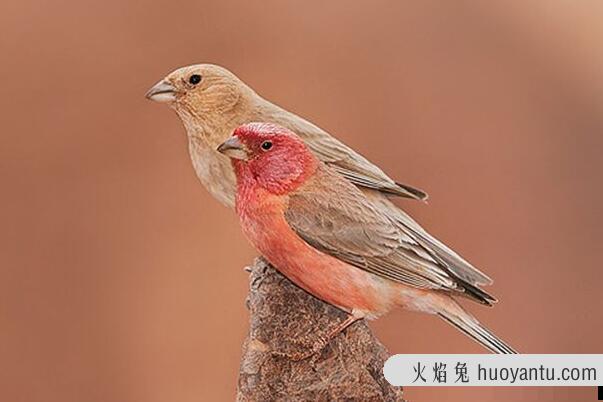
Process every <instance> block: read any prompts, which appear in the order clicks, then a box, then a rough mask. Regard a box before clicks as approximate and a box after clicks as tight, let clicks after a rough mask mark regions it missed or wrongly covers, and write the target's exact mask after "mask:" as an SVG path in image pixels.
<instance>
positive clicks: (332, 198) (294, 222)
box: [285, 166, 464, 292]
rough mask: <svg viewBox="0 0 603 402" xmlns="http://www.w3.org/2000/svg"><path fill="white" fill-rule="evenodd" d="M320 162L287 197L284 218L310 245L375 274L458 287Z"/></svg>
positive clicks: (421, 285)
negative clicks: (313, 173) (311, 175)
mask: <svg viewBox="0 0 603 402" xmlns="http://www.w3.org/2000/svg"><path fill="white" fill-rule="evenodd" d="M328 169H330V168H328V167H325V166H322V167H321V168H320V169H319V172H318V173H317V177H315V178H314V179H313V180H312V182H311V183H309V184H307V185H305V186H304V187H303V189H302V190H300V191H297V192H295V193H294V194H292V195H291V196H290V198H289V205H288V209H287V211H286V212H285V218H286V220H287V222H288V223H289V225H290V226H291V228H292V229H293V230H294V231H295V232H296V233H297V234H298V235H299V236H300V237H301V238H302V239H304V240H305V241H306V242H307V243H308V244H310V245H311V246H313V247H314V248H316V249H318V250H320V251H322V252H325V253H327V254H330V255H332V256H334V257H336V258H338V259H340V260H343V261H345V262H347V263H349V264H351V265H354V266H356V267H358V268H360V269H363V270H366V271H368V272H370V273H372V274H375V275H378V276H380V277H383V278H386V279H389V280H392V281H396V282H399V283H403V284H405V285H410V286H414V287H417V288H423V289H442V290H449V291H452V290H455V291H459V292H463V291H464V287H462V286H459V281H458V280H457V278H455V277H454V276H453V275H451V274H450V273H449V272H448V271H447V270H446V269H445V267H443V266H441V265H439V264H438V262H437V261H436V260H435V259H433V258H431V257H430V255H429V253H428V252H426V251H425V250H424V249H423V248H422V247H421V246H420V244H418V243H416V242H414V241H413V240H412V239H411V238H409V237H408V236H407V235H406V234H404V233H403V232H401V231H400V229H399V227H398V226H397V225H396V224H394V223H393V222H392V221H391V220H390V219H389V218H388V217H387V216H385V215H384V214H382V213H381V212H379V211H378V209H377V208H375V207H374V206H373V204H372V203H371V202H370V201H369V200H368V199H367V198H366V197H365V196H364V194H362V192H360V191H359V190H358V189H357V188H356V187H355V186H353V185H351V184H350V183H348V182H347V181H346V180H342V179H341V178H340V177H339V176H338V175H337V174H335V173H334V172H329V171H328Z"/></svg>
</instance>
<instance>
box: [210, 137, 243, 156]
mask: <svg viewBox="0 0 603 402" xmlns="http://www.w3.org/2000/svg"><path fill="white" fill-rule="evenodd" d="M218 152H220V153H222V154H224V155H226V156H228V157H229V158H232V159H240V160H244V161H245V160H247V159H249V155H248V153H247V148H246V147H245V145H243V143H242V142H241V141H240V140H239V137H237V136H232V137H230V138H229V139H227V140H226V141H224V142H223V143H222V144H221V145H220V146H219V147H218Z"/></svg>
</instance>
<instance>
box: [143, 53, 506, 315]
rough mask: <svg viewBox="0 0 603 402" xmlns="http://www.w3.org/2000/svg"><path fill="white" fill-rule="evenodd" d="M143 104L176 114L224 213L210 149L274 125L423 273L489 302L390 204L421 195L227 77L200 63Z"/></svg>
mask: <svg viewBox="0 0 603 402" xmlns="http://www.w3.org/2000/svg"><path fill="white" fill-rule="evenodd" d="M146 98H147V99H149V100H152V101H156V102H159V103H164V104H167V105H168V106H169V107H170V108H171V109H173V110H174V111H175V112H176V113H177V115H178V116H179V118H180V120H181V121H182V123H183V125H184V128H185V130H186V135H187V138H188V149H189V155H190V158H191V161H192V164H193V168H194V170H195V172H196V175H197V177H198V179H199V180H200V181H201V183H202V184H203V186H204V187H205V188H206V189H207V190H208V191H209V193H210V194H211V195H212V196H213V197H214V198H216V199H217V200H218V201H219V202H220V203H222V204H223V205H226V206H227V207H230V208H232V207H234V200H235V187H236V184H235V176H234V173H233V171H232V166H231V164H230V161H229V160H228V158H226V157H225V156H224V155H222V154H220V153H219V152H217V151H216V147H217V146H218V145H219V144H221V143H222V142H224V141H225V140H226V139H227V138H229V137H230V136H231V134H232V132H233V131H234V130H235V129H236V128H237V127H238V126H240V125H242V124H245V123H250V122H256V121H262V122H268V123H274V124H278V125H280V126H282V127H285V128H287V129H289V130H291V131H293V132H295V133H296V134H297V135H299V136H300V138H302V140H303V141H304V142H305V143H306V145H307V146H308V147H309V148H310V150H311V151H312V152H313V153H314V154H315V155H316V157H317V158H318V159H320V160H321V161H322V162H324V163H325V164H327V165H329V166H330V167H331V168H332V169H333V170H335V171H336V172H337V173H338V174H340V175H341V176H343V177H344V178H345V179H347V180H348V181H350V182H351V183H353V184H354V185H356V186H357V187H358V188H359V189H360V190H361V191H362V192H363V193H364V194H365V196H366V197H367V198H368V199H369V200H370V201H371V203H372V204H373V206H374V207H375V208H377V209H379V210H380V211H381V212H382V213H383V214H385V215H387V216H388V217H389V218H390V219H391V220H392V221H394V222H395V224H396V225H397V226H398V228H399V230H400V232H401V233H402V239H403V241H404V244H403V246H404V247H405V248H406V250H407V252H408V253H410V254H413V255H416V256H417V257H418V258H419V259H420V260H421V261H422V262H424V263H425V264H426V265H430V264H435V265H438V266H441V267H442V268H443V269H445V270H447V271H450V273H451V274H452V275H454V276H455V277H457V278H459V279H460V280H462V283H463V285H462V286H459V288H460V289H463V290H464V291H465V292H466V293H468V294H477V295H479V296H480V299H481V300H482V301H483V303H484V304H488V305H489V304H492V303H493V302H495V301H496V299H495V298H494V297H492V296H490V295H488V294H487V293H485V292H484V291H482V290H481V289H479V286H481V285H484V286H485V285H490V284H492V279H491V278H489V277H488V276H487V275H485V274H484V273H483V272H481V271H479V270H478V269H477V268H475V267H474V266H473V265H472V264H471V263H469V262H468V261H467V260H465V259H464V258H462V257H461V256H460V255H458V254H457V253H456V252H454V251H453V250H452V249H450V248H449V247H447V246H446V245H445V244H444V243H442V242H441V241H439V240H438V239H437V238H435V237H434V236H432V235H431V234H429V233H428V232H427V231H425V230H424V229H423V228H422V227H421V225H419V224H418V223H417V222H416V221H415V220H414V219H412V218H411V217H410V216H409V215H408V214H407V213H406V212H405V211H404V210H402V209H400V208H398V207H397V206H396V205H395V204H394V203H393V202H392V200H391V199H390V197H396V196H397V197H402V198H409V199H413V200H419V201H426V200H427V198H428V195H427V193H426V192H425V191H423V190H420V189H418V188H415V187H413V186H410V185H406V184H402V183H400V182H396V181H394V180H393V179H391V178H390V177H389V176H388V175H387V174H385V173H384V172H383V170H381V169H380V168H379V167H378V166H376V165H374V164H373V163H371V162H370V161H368V160H367V159H366V158H364V157H363V156H362V155H360V154H359V153H357V152H356V151H355V150H353V149H352V148H350V147H348V146H346V145H345V144H343V143H342V142H341V141H339V140H337V139H336V138H335V137H333V136H332V135H330V134H329V133H327V132H326V131H324V130H323V129H321V128H319V127H318V126H316V125H315V124H313V123H311V122H309V121H308V120H306V119H304V118H303V117H300V116H298V115H296V114H295V113H292V112H289V111H287V110H285V109H283V108H281V107H280V106H278V105H276V104H274V103H272V102H270V101H269V100H267V99H264V98H263V97H262V96H260V95H259V94H258V93H257V92H256V91H254V90H253V89H252V88H251V87H250V86H248V85H247V84H245V83H244V82H243V81H242V80H240V79H239V78H238V77H237V76H236V75H235V74H233V73H232V72H230V71H229V70H228V69H226V68H224V67H222V66H218V65H215V64H207V63H204V64H194V65H190V66H185V67H181V68H178V69H176V70H174V71H172V72H171V73H169V74H168V75H167V76H165V77H164V78H163V79H161V80H159V82H157V83H156V84H155V85H153V86H152V87H151V88H150V89H149V90H148V91H147V93H146Z"/></svg>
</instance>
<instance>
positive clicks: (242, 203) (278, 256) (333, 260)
mask: <svg viewBox="0 0 603 402" xmlns="http://www.w3.org/2000/svg"><path fill="white" fill-rule="evenodd" d="M217 150H218V151H219V152H221V153H223V154H225V155H227V156H228V157H230V158H231V159H232V164H233V168H234V172H235V175H236V179H237V192H236V211H237V213H238V215H239V217H240V221H241V226H242V228H243V232H244V233H245V235H246V237H247V238H248V239H249V240H250V241H251V243H252V244H253V245H254V246H255V247H256V248H257V249H258V251H259V252H260V253H262V255H263V256H264V257H265V258H266V259H268V261H269V262H270V263H271V264H273V265H274V266H275V267H276V268H277V269H278V270H279V271H280V272H282V273H283V274H284V275H285V276H287V277H288V278H289V279H290V280H291V281H293V282H294V283H295V284H297V285H298V286H300V287H301V288H303V289H305V290H306V291H308V292H310V293H311V294H313V295H314V296H316V297H318V298H320V299H322V300H324V301H326V302H328V303H331V304H333V305H335V306H337V307H339V308H340V309H342V310H344V311H346V312H348V313H349V318H348V319H346V320H345V321H344V322H342V323H341V325H339V326H338V327H337V328H335V329H333V331H331V332H330V333H329V336H328V337H326V339H324V340H323V341H322V344H321V345H320V347H319V348H322V346H324V344H326V343H327V342H328V341H329V339H331V338H332V337H334V336H336V335H337V334H338V333H339V332H340V331H342V330H343V329H345V328H346V327H347V326H349V325H350V324H352V323H353V322H355V321H356V320H358V319H362V318H368V319H372V318H376V317H379V316H381V315H383V314H385V313H387V312H388V311H390V310H391V309H393V308H394V307H402V308H406V309H409V310H415V311H420V312H425V313H430V314H437V315H438V316H440V317H441V318H443V319H444V320H446V321H447V322H449V323H450V324H452V325H454V326H455V327H457V328H458V329H460V330H461V331H463V332H464V333H466V334H467V335H469V336H470V337H472V338H473V339H475V340H476V341H477V342H479V343H481V344H482V345H483V346H485V347H486V348H488V349H490V350H491V351H493V352H497V353H516V352H515V351H514V350H513V349H512V348H511V347H510V346H508V345H507V344H506V343H505V342H503V341H502V340H501V339H499V338H498V337H497V336H496V335H494V334H493V333H492V332H490V331H489V330H488V329H486V328H485V327H484V326H482V325H481V324H480V323H479V322H478V321H477V320H476V319H475V318H474V317H473V316H472V315H471V314H469V313H468V312H466V311H465V310H464V309H463V308H462V307H461V306H460V305H459V304H458V303H457V302H456V301H455V300H454V296H466V297H469V298H470V299H473V300H476V301H478V302H480V303H484V304H490V302H491V301H492V300H493V298H492V297H491V296H489V295H488V294H486V293H485V292H484V291H482V290H481V289H479V288H478V287H477V286H475V285H473V284H471V283H468V282H467V281H466V280H464V279H463V278H461V277H460V276H458V275H456V274H455V273H454V272H453V271H452V270H450V268H449V267H448V266H447V264H446V263H445V261H442V260H440V259H439V258H438V256H437V254H436V253H434V252H433V251H432V250H430V249H428V248H426V247H423V246H422V245H421V243H420V242H419V241H417V240H415V239H414V238H411V241H410V244H412V247H409V234H408V233H407V232H405V231H404V230H402V229H401V228H400V226H399V224H398V222H397V221H396V220H395V219H392V218H391V217H390V216H388V214H386V213H384V212H383V211H382V210H380V209H379V208H377V207H375V205H374V204H373V202H372V201H371V200H370V199H368V198H367V197H366V195H365V194H364V193H363V192H362V191H360V190H359V189H358V188H357V187H356V186H354V185H353V184H351V183H350V182H349V181H348V180H346V179H344V177H343V176H341V175H340V174H339V173H338V172H337V170H336V169H335V168H333V167H331V166H328V165H327V164H325V163H322V162H320V161H319V160H318V158H316V157H315V156H314V154H313V153H312V152H311V151H310V150H309V148H308V147H307V146H306V145H305V144H304V142H303V141H302V140H301V139H300V138H299V137H298V136H296V135H295V134H294V133H292V132H291V131H289V130H288V129H286V128H283V127H280V126H277V125H274V124H266V123H251V124H246V125H243V126H241V127H239V128H237V129H236V130H235V132H234V134H233V136H232V137H230V138H229V139H228V140H226V141H225V142H224V143H222V144H221V145H220V146H219V147H218V148H217Z"/></svg>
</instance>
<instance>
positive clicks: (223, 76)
mask: <svg viewBox="0 0 603 402" xmlns="http://www.w3.org/2000/svg"><path fill="white" fill-rule="evenodd" d="M252 92H253V91H252V90H251V89H250V88H249V87H248V86H247V85H245V84H244V83H243V82H242V81H241V80H239V79H238V78H237V76H236V75H234V74H233V73H231V72H230V71H228V70H227V69H225V68H223V67H220V66H216V65H213V64H195V65H192V66H187V67H182V68H179V69H177V70H175V71H173V72H171V73H170V74H168V75H167V76H166V77H165V78H163V79H162V80H161V81H159V82H158V83H157V84H155V85H154V86H153V87H152V88H151V89H149V90H148V91H147V93H146V97H147V99H150V100H153V101H156V102H160V103H167V104H168V105H170V106H171V107H172V108H174V109H175V110H176V112H178V113H179V114H184V115H188V116H191V117H193V118H199V119H203V120H212V119H214V118H217V117H218V116H221V115H224V114H225V113H226V114H227V113H228V112H230V111H231V110H233V109H234V108H235V107H236V106H237V104H238V103H240V101H241V99H242V98H243V97H245V96H248V95H249V94H250V93H252Z"/></svg>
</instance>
